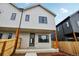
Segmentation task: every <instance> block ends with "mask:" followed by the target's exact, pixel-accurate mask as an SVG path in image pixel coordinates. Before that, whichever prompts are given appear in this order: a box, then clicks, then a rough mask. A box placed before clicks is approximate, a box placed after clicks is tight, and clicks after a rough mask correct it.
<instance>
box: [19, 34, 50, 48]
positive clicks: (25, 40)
mask: <svg viewBox="0 0 79 59" xmlns="http://www.w3.org/2000/svg"><path fill="white" fill-rule="evenodd" d="M38 35H39V33H35V46H34V47H35V48H51V34H47V35H49V42H47V43H39V42H38ZM20 38H22V40H21V48H30V46H29V39H30V33H21V34H20Z"/></svg>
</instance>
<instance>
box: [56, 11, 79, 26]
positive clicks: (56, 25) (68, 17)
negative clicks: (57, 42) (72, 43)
mask: <svg viewBox="0 0 79 59" xmlns="http://www.w3.org/2000/svg"><path fill="white" fill-rule="evenodd" d="M78 12H79V10H78V11H76V12H74V13H73V14H71V15H70V16H68V17H66V18H65V19H64V20H63V21H61V22H60V23H59V24H57V25H56V27H58V26H59V25H60V24H61V23H63V22H64V21H66V20H67V18H69V17H72V16H73V15H75V14H76V13H78Z"/></svg>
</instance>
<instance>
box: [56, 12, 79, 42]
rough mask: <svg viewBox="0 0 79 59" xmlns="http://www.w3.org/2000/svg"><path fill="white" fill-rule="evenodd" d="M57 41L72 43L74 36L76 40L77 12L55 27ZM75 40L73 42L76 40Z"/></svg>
mask: <svg viewBox="0 0 79 59" xmlns="http://www.w3.org/2000/svg"><path fill="white" fill-rule="evenodd" d="M56 27H57V32H58V39H59V40H68V41H72V40H73V39H74V35H75V37H76V39H78V37H79V11H77V12H75V13H74V14H72V15H70V16H68V17H67V18H66V19H64V20H63V21H62V22H60V23H59V24H58V25H57V26H56ZM76 39H75V40H76Z"/></svg>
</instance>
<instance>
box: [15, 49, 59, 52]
mask: <svg viewBox="0 0 79 59" xmlns="http://www.w3.org/2000/svg"><path fill="white" fill-rule="evenodd" d="M27 52H36V53H40V52H59V49H54V48H50V49H16V52H15V53H27Z"/></svg>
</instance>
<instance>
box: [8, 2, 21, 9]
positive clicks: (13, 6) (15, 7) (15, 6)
mask: <svg viewBox="0 0 79 59" xmlns="http://www.w3.org/2000/svg"><path fill="white" fill-rule="evenodd" d="M9 4H10V5H12V6H13V7H15V8H16V9H18V10H23V8H18V7H16V6H15V5H14V4H13V3H9Z"/></svg>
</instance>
